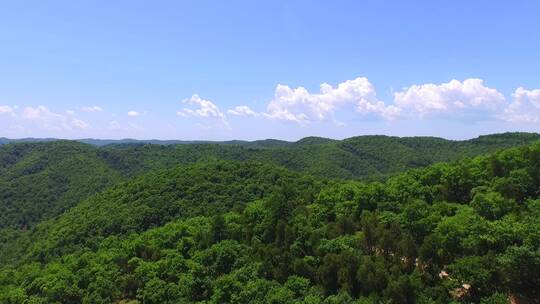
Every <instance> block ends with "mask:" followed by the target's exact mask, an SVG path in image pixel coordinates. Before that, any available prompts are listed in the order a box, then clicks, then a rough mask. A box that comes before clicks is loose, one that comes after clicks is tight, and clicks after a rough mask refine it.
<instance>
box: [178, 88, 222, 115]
mask: <svg viewBox="0 0 540 304" xmlns="http://www.w3.org/2000/svg"><path fill="white" fill-rule="evenodd" d="M182 102H183V103H186V104H189V105H194V106H196V107H195V108H194V109H190V108H184V109H183V110H182V111H178V112H176V114H177V115H179V116H186V115H191V116H197V117H207V118H212V117H214V118H220V119H225V114H223V112H221V111H220V110H219V107H218V106H216V105H215V104H214V103H213V102H211V101H209V100H205V99H202V98H201V97H199V95H197V94H194V95H193V96H191V98H188V99H184V100H183V101H182Z"/></svg>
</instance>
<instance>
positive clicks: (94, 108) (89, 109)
mask: <svg viewBox="0 0 540 304" xmlns="http://www.w3.org/2000/svg"><path fill="white" fill-rule="evenodd" d="M81 110H82V111H83V112H102V111H103V108H102V107H100V106H86V107H82V108H81Z"/></svg>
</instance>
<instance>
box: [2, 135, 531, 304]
mask: <svg viewBox="0 0 540 304" xmlns="http://www.w3.org/2000/svg"><path fill="white" fill-rule="evenodd" d="M504 138H505V136H502V137H492V138H481V139H478V140H476V141H473V143H471V144H470V145H468V146H467V145H465V146H464V147H462V148H461V149H462V150H461V151H462V153H463V154H467V153H472V154H474V153H477V152H478V151H480V150H482V149H488V148H486V147H496V146H498V145H500V144H501V143H500V141H502V142H504ZM371 140H374V141H376V142H377V141H378V140H382V139H380V138H373V139H371ZM385 140H389V139H385ZM415 140H417V141H419V142H420V143H416V144H415V143H414V141H406V142H407V143H408V146H407V145H406V144H404V143H401V144H400V145H398V144H396V143H394V146H391V147H389V148H388V150H392V151H393V150H395V149H397V148H398V147H409V148H410V149H411V151H419V149H415V148H414V147H416V146H415V145H420V146H423V147H425V146H426V144H425V143H424V142H423V141H422V139H415ZM429 140H430V141H432V140H433V139H429ZM349 141H350V142H349V144H350V145H349V146H348V147H350V150H351V152H350V153H353V154H354V153H357V154H362V155H363V153H366V154H367V155H371V153H375V152H376V151H377V150H376V149H374V150H372V151H370V150H369V149H368V148H367V147H365V146H362V145H359V144H358V143H356V142H355V139H350V140H349ZM378 142H380V141H378ZM422 143H424V144H422ZM311 144H313V143H311ZM314 144H315V145H319V143H314ZM331 144H334V143H323V144H322V145H323V146H324V147H326V148H327V147H328V145H331ZM338 144H339V145H340V146H341V147H343V145H345V146H346V144H347V141H343V142H339V143H338ZM443 146H444V145H443ZM188 147H190V149H203V150H202V151H206V152H208V153H207V154H206V155H207V156H205V158H202V157H201V155H202V154H204V153H201V154H200V155H199V154H198V155H195V156H192V157H193V159H187V160H185V161H184V163H189V162H191V161H192V160H193V161H195V160H201V159H204V160H205V162H203V163H198V164H193V165H187V166H186V165H174V164H175V163H176V160H175V159H174V158H172V160H167V161H166V162H159V161H157V160H160V159H161V154H160V151H165V152H163V153H167V152H166V151H169V150H168V149H169V148H167V147H153V146H144V147H136V148H133V147H123V148H107V149H106V150H99V149H98V150H96V151H97V152H96V154H95V155H97V157H98V159H100V160H101V161H103V162H104V163H106V164H107V168H112V169H113V170H114V171H115V172H118V174H119V176H130V174H135V173H138V172H144V171H145V170H148V169H150V168H159V167H160V166H163V165H164V164H167V166H170V167H169V168H167V169H163V170H158V171H152V172H148V173H144V174H142V175H141V176H139V177H136V178H132V179H130V180H129V181H127V182H122V183H119V184H117V185H116V186H113V187H111V188H108V189H107V190H105V191H104V192H101V193H99V194H97V195H93V196H91V197H89V198H87V199H84V200H82V202H80V203H78V204H77V205H76V206H75V207H73V208H71V209H69V210H68V211H67V212H64V213H63V214H62V215H60V216H58V217H56V218H53V219H50V220H47V221H43V222H41V223H40V224H38V225H36V226H35V227H33V228H30V229H27V230H25V231H23V232H20V233H19V234H17V235H16V236H14V237H11V238H6V239H5V241H4V244H3V246H2V248H0V249H1V250H0V265H1V266H0V303H456V302H464V303H470V302H472V303H507V302H508V298H509V297H511V298H513V299H520V300H524V299H529V300H531V301H532V300H533V299H538V298H539V297H540V292H539V290H540V289H539V288H538V287H539V286H540V142H537V143H534V144H530V145H527V146H525V147H519V148H511V149H506V150H503V151H499V152H496V153H494V154H492V155H487V156H479V157H476V158H463V159H461V160H459V161H456V162H453V163H441V164H436V165H433V166H430V167H427V168H422V169H413V170H409V171H407V172H405V173H402V174H399V175H396V176H393V177H391V178H389V179H388V180H386V181H384V182H359V181H352V180H351V181H343V180H331V179H325V178H321V177H317V176H309V175H304V174H303V173H297V172H292V171H289V170H287V169H285V168H280V167H276V166H274V165H271V164H268V161H266V162H265V164H262V163H261V162H257V161H255V162H254V161H242V162H238V161H232V162H231V161H223V160H212V158H214V156H215V155H212V154H211V153H210V152H209V151H213V150H212V149H216V150H218V151H220V153H222V152H221V151H222V150H219V149H221V148H220V147H216V146H214V145H210V146H188ZM355 147H357V148H356V149H357V150H355ZM432 147H433V148H432V149H433V150H432V151H435V150H434V149H440V148H437V147H441V145H440V144H438V143H433V142H432ZM177 149H179V148H178V147H173V148H172V150H173V151H177ZM204 149H208V150H204ZM234 149H235V148H232V150H226V151H228V153H230V154H226V155H227V157H230V158H234V157H236V156H238V155H245V154H236V153H237V150H234ZM242 149H244V148H242ZM403 149H405V148H403ZM423 149H424V150H421V151H426V149H428V148H423ZM441 150H442V149H441ZM124 151H130V155H132V156H133V158H129V159H124V158H122V157H120V156H119V155H122V153H123V152H124ZM149 151H152V152H149ZM343 151H345V150H343ZM358 151H365V152H358ZM378 151H379V153H378V155H384V154H385V153H386V152H385V151H387V150H386V149H383V148H381V149H379V150H378ZM404 151H405V150H404ZM135 152H139V153H140V154H137V153H135ZM447 153H448V154H444V153H442V152H441V154H442V155H446V156H444V157H453V156H448V155H451V153H450V152H447ZM103 154H104V155H103ZM389 154H391V153H389ZM148 155H151V156H153V157H154V158H148ZM221 155H223V154H219V156H221ZM312 156H313V154H309V155H306V157H312ZM206 157H207V158H206ZM430 157H431V156H425V158H426V159H431V161H434V160H433V159H432V158H430ZM117 158H118V159H117ZM218 158H223V157H218ZM244 159H251V158H249V157H246V158H241V160H244ZM390 159H392V158H390ZM142 160H144V161H142ZM121 161H124V163H122V162H121ZM392 161H394V160H392ZM169 162H170V163H169ZM12 163H17V161H13V162H12ZM131 164H133V165H137V166H133V167H132V166H131ZM141 164H142V165H141ZM113 165H114V166H113ZM10 166H14V165H10ZM128 168H137V169H136V170H134V171H131V170H128ZM295 169H297V170H298V168H295ZM306 171H308V172H309V170H306Z"/></svg>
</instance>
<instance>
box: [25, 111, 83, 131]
mask: <svg viewBox="0 0 540 304" xmlns="http://www.w3.org/2000/svg"><path fill="white" fill-rule="evenodd" d="M22 118H23V119H25V120H29V121H33V122H35V123H36V124H38V125H39V126H40V127H42V128H44V129H48V130H72V129H73V128H75V129H86V128H88V127H89V124H88V123H86V122H84V121H82V120H80V119H76V118H73V119H70V118H69V117H67V116H66V115H62V114H58V113H55V112H52V111H50V110H49V109H48V108H47V107H45V106H37V107H25V108H24V109H23V111H22Z"/></svg>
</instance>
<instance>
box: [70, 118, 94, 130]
mask: <svg viewBox="0 0 540 304" xmlns="http://www.w3.org/2000/svg"><path fill="white" fill-rule="evenodd" d="M71 124H72V125H73V126H74V127H75V128H77V129H88V128H89V127H90V125H89V124H88V123H86V122H85V121H83V120H80V119H77V118H74V119H73V120H71Z"/></svg>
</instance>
